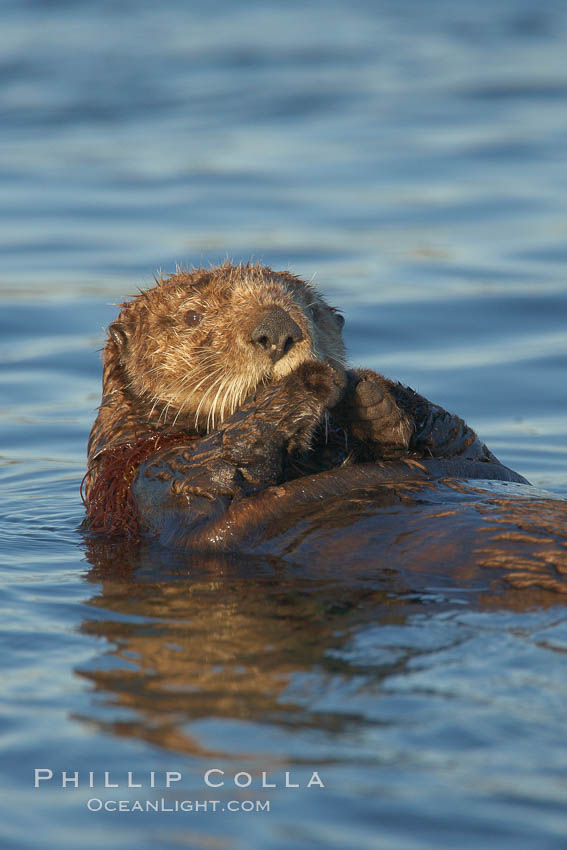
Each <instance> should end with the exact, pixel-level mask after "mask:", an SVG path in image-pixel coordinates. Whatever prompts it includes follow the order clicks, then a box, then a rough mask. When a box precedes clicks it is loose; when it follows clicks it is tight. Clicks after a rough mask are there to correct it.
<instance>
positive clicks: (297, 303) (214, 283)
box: [107, 264, 345, 433]
mask: <svg viewBox="0 0 567 850" xmlns="http://www.w3.org/2000/svg"><path fill="white" fill-rule="evenodd" d="M122 307H123V309H122V311H121V313H120V316H119V317H118V319H117V321H116V322H114V323H113V324H112V325H111V326H110V328H109V332H110V339H109V341H108V343H107V352H108V351H109V349H110V355H111V357H112V356H113V357H114V358H116V357H118V359H119V363H120V369H121V372H122V375H123V380H124V387H125V389H126V390H127V391H128V392H129V393H130V394H131V395H133V396H134V397H135V398H134V401H135V406H136V408H137V409H140V410H141V411H143V416H144V418H146V419H147V421H148V424H151V422H152V421H153V422H154V424H158V423H159V424H162V423H163V424H165V425H169V426H172V427H173V426H174V425H175V426H177V427H179V428H184V427H185V428H190V429H192V430H193V429H194V430H197V431H198V432H200V433H203V432H205V431H208V430H210V429H212V428H215V427H217V426H218V425H219V424H220V423H221V422H222V421H223V420H224V419H225V418H226V417H227V416H230V415H231V414H232V413H234V411H235V410H236V409H237V408H238V407H239V406H240V405H241V404H242V402H243V401H244V399H245V398H246V397H247V396H248V395H250V393H252V392H254V390H255V389H256V388H257V387H258V386H260V385H264V384H270V383H276V382H279V381H281V380H282V379H283V378H285V376H286V375H288V374H289V373H290V372H292V371H293V370H294V369H296V368H297V367H298V366H299V365H300V364H301V363H303V362H305V361H306V360H328V361H330V362H331V364H332V365H333V366H335V367H336V368H337V369H342V367H343V365H344V358H345V349H344V343H343V340H342V333H341V330H342V326H343V319H342V316H341V315H340V314H339V313H337V311H336V310H334V309H333V308H332V307H329V305H328V304H326V302H325V301H324V300H323V298H322V297H321V296H320V295H319V294H318V293H317V292H316V290H315V289H314V287H313V286H311V285H310V284H307V283H304V282H303V281H301V280H299V279H298V278H296V277H294V276H293V275H291V274H289V273H288V272H280V273H278V272H272V271H271V270H270V269H268V268H263V267H261V266H232V265H229V264H227V265H224V266H221V267H219V268H216V269H211V270H204V269H199V270H197V271H195V272H192V273H189V272H187V273H183V272H181V273H178V274H176V275H172V276H171V277H168V278H167V279H166V280H161V281H159V282H158V284H157V286H155V287H154V288H153V289H149V290H147V291H146V292H143V293H142V294H141V295H139V296H137V297H136V298H134V299H133V300H132V301H129V302H126V304H124V305H122Z"/></svg>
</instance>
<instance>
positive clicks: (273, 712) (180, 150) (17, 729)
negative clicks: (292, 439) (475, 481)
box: [0, 0, 567, 850]
mask: <svg viewBox="0 0 567 850" xmlns="http://www.w3.org/2000/svg"><path fill="white" fill-rule="evenodd" d="M0 47H1V50H0V80H1V81H2V86H1V88H0V126H1V132H0V183H1V192H0V222H1V227H0V260H1V263H0V482H1V485H0V558H1V561H2V582H1V585H0V594H1V602H0V605H1V610H2V626H1V633H2V639H3V646H4V648H3V652H2V668H3V685H2V696H3V703H2V707H1V709H0V710H1V712H2V714H1V726H0V732H1V752H2V773H3V777H2V817H1V818H0V846H2V848H6V850H16V848H17V849H18V850H30V848H40V847H41V848H42V850H43V848H45V850H50V848H54V850H55V848H58V850H59V848H62V850H67V848H69V850H76V848H77V847H78V846H80V847H82V848H85V850H90V848H93V850H94V848H96V850H99V848H100V847H102V846H104V847H108V848H112V850H121V848H131V847H133V846H136V847H139V848H141V850H145V848H160V850H162V849H163V850H165V848H167V850H169V848H178V847H190V848H237V849H238V850H240V848H244V847H247V848H249V847H252V848H262V850H264V848H269V850H275V848H277V850H280V848H281V850H296V849H298V848H307V847H309V848H312V847H325V848H341V850H342V848H345V850H347V848H349V850H350V848H352V847H360V848H363V849H364V850H365V848H372V850H376V848H379V850H426V848H427V850H441V849H442V848H447V850H449V848H450V850H454V848H455V847H459V848H462V849H463V850H466V849H467V848H475V850H476V849H477V848H480V847H483V848H484V847H495V846H498V847H503V848H508V847H514V850H524V848H525V850H533V848H536V847H537V848H538V850H548V848H549V850H552V848H553V850H555V848H557V850H559V848H564V847H565V844H566V841H567V748H566V745H565V704H566V701H567V700H566V696H567V694H566V690H567V676H566V673H565V652H566V651H567V626H566V623H567V608H566V606H565V600H564V599H562V598H561V597H557V599H556V600H555V599H552V600H547V601H546V604H545V605H542V604H541V600H538V599H534V598H533V597H532V596H531V595H530V594H529V593H527V592H526V593H525V594H523V595H522V594H515V595H514V596H513V597H510V599H509V601H508V604H506V602H505V601H500V603H499V604H498V605H495V606H490V605H489V604H480V603H479V602H478V598H477V596H476V595H475V597H474V601H473V598H472V595H471V596H470V598H469V595H468V591H467V588H466V587H458V586H450V584H448V585H447V586H446V587H443V588H440V587H438V586H437V585H435V584H434V583H431V585H430V586H426V587H425V588H424V586H423V581H422V582H421V583H420V587H419V588H415V589H412V588H411V587H409V588H406V590H405V591H404V592H403V593H400V592H396V591H395V590H394V589H390V590H388V588H387V587H385V586H384V581H383V579H382V580H381V581H378V580H377V581H376V583H375V584H373V583H372V582H368V581H366V582H363V583H361V582H357V581H355V580H354V579H352V578H349V577H348V569H346V570H345V572H346V575H345V577H343V578H340V579H339V578H337V577H334V578H332V579H331V578H329V577H325V578H322V577H321V578H320V579H317V577H316V576H313V575H312V574H306V573H305V572H304V570H303V565H301V564H288V565H286V564H285V563H283V562H279V561H276V560H274V559H272V560H269V559H268V560H261V559H259V560H258V561H257V562H255V561H253V562H252V563H250V564H249V565H248V566H247V568H246V569H244V568H243V569H241V570H235V571H234V572H232V573H231V572H228V573H223V572H222V571H219V568H218V565H216V564H214V563H208V562H197V563H192V564H191V565H190V567H188V566H187V564H186V563H185V564H183V563H177V564H175V563H173V564H172V563H170V562H168V563H167V564H166V565H165V566H164V565H162V564H160V563H159V562H158V561H159V559H158V560H156V561H155V562H154V561H152V560H151V559H149V560H148V559H146V560H144V561H143V562H142V561H140V562H132V561H131V560H128V558H127V557H126V556H125V555H124V553H123V552H121V551H120V548H119V547H117V549H116V550H115V551H114V550H111V551H110V552H106V553H105V557H104V558H102V559H101V557H100V553H96V552H93V551H92V548H89V546H88V544H87V543H86V542H85V540H84V538H83V537H82V536H81V533H80V532H79V531H78V528H77V527H78V525H79V523H80V520H81V518H82V504H81V500H80V497H79V484H80V481H81V478H82V476H83V474H84V470H85V448H86V439H87V436H88V432H89V429H90V425H91V423H92V421H93V418H94V415H95V410H96V407H97V405H98V402H99V397H100V356H99V354H98V349H99V348H100V346H101V344H102V341H103V336H104V327H105V326H106V325H107V324H108V322H109V321H110V320H111V319H112V317H113V316H114V315H115V314H116V309H117V308H116V306H115V305H116V304H117V303H119V302H120V301H121V300H123V299H124V298H126V297H128V296H129V295H132V294H135V293H136V292H137V289H138V287H144V286H147V285H150V284H151V282H152V276H153V274H154V272H156V271H157V270H159V269H162V270H163V271H164V272H168V271H173V270H175V267H176V265H177V264H180V265H191V264H193V265H200V264H209V263H215V262H219V261H222V260H223V259H225V258H226V257H230V258H232V259H234V260H236V261H238V260H248V259H251V258H252V259H257V260H261V261H262V262H265V263H267V264H269V265H270V266H272V267H273V268H278V269H279V268H286V269H290V270H292V271H293V272H294V273H296V274H299V275H301V276H303V277H305V278H309V279H311V278H312V277H314V279H315V281H316V282H318V283H319V284H320V286H321V289H322V290H323V291H324V292H325V293H327V295H328V297H329V299H330V301H331V302H332V303H333V304H335V305H337V306H340V307H341V308H342V309H343V311H344V313H345V316H346V320H347V321H346V327H345V335H346V339H347V344H348V346H349V352H350V357H351V360H352V362H353V363H355V364H361V365H362V364H363V365H368V366H371V367H373V368H376V369H378V370H380V371H382V372H385V373H386V374H388V375H390V376H392V377H395V378H397V379H399V380H401V381H403V382H405V383H408V384H411V385H412V386H413V387H415V388H416V389H417V390H418V391H419V392H421V393H423V394H424V395H426V396H428V397H429V398H431V399H434V400H435V401H436V402H438V403H440V404H442V405H443V406H445V407H447V408H448V409H450V410H454V411H456V412H458V413H459V414H460V415H461V416H463V417H464V418H465V419H466V420H467V421H468V422H469V423H470V424H471V425H472V426H473V427H474V428H475V429H476V430H477V431H478V432H479V434H480V435H481V436H482V437H483V439H484V440H485V441H486V442H487V443H488V444H489V446H490V447H491V448H492V449H493V451H494V452H495V453H496V454H497V455H498V456H499V457H500V459H501V460H502V461H503V462H504V463H506V464H507V465H509V466H511V467H512V468H514V469H516V470H517V471H518V472H520V473H522V474H523V475H525V476H526V477H527V478H529V479H530V480H531V481H532V482H533V483H534V484H537V485H539V486H542V487H546V488H549V489H551V490H554V491H555V492H557V493H560V494H563V495H567V440H566V437H565V434H566V431H567V393H566V389H565V387H566V374H567V369H566V367H567V247H566V246H567V191H566V190H567V65H566V63H565V52H566V49H567V7H566V6H565V4H562V3H559V2H548V3H546V4H535V3H534V2H533V0H530V1H529V2H528V0H496V2H491V3H488V2H484V0H481V2H478V3H476V4H469V3H465V2H460V0H457V2H455V0H453V2H445V0H431V2H428V3H427V4H424V3H419V2H417V0H397V2H394V0H389V2H388V0H378V2H367V0H352V2H350V3H348V4H346V3H340V2H330V3H322V2H320V0H314V2H312V3H310V4H307V5H306V4H302V3H298V2H289V3H286V4H285V5H283V4H280V5H277V6H276V5H272V4H265V3H263V4H260V3H257V2H252V0H244V2H242V3H238V4H234V3H228V2H226V0H215V2H209V3H207V4H204V3H198V2H181V0H163V2H162V3H160V4H155V3H149V2H145V0H137V2H136V3H133V2H128V0H121V2H112V3H111V2H99V3H96V4H92V3H86V2H84V0H60V2H49V3H48V2H41V0H18V2H15V0H5V2H4V3H3V4H2V27H1V28H0ZM346 566H347V567H348V565H346ZM36 768H37V769H42V770H51V771H53V780H52V781H44V782H42V783H41V784H40V787H39V788H34V787H33V784H34V769H36ZM212 768H214V769H222V770H224V771H225V779H226V785H225V786H224V787H222V788H209V787H208V786H207V785H206V784H205V781H204V779H203V776H204V774H205V772H206V771H207V770H209V769H212ZM168 770H169V771H172V772H174V771H177V772H178V773H180V774H182V779H181V780H180V781H179V782H177V783H174V785H173V786H172V788H171V789H164V788H163V785H164V781H165V780H164V776H165V772H166V771H168ZM62 771H67V772H68V773H69V774H72V773H74V771H79V774H80V776H79V788H76V789H75V788H73V787H72V783H70V784H69V786H68V787H67V788H65V789H63V788H61V772H62ZM89 771H90V772H92V773H93V774H94V778H93V783H92V784H93V785H94V787H93V788H90V787H89V775H88V774H89ZM105 771H107V772H108V773H109V781H110V782H113V783H117V782H118V784H119V786H120V787H119V788H118V790H116V789H113V788H107V789H105V788H104V787H102V786H103V784H104V772H105ZM128 771H130V772H131V773H132V779H133V782H135V783H140V784H142V786H143V787H142V789H128V788H127V773H128ZM152 771H153V772H154V774H155V782H156V788H155V789H152V788H150V787H149V785H150V774H151V772H152ZM239 771H240V772H244V773H246V772H249V773H250V775H251V776H252V783H251V786H250V787H248V788H238V787H236V786H235V785H234V781H233V779H232V777H233V776H234V774H236V773H238V772H239ZM263 771H264V772H266V773H267V777H268V778H267V781H269V782H273V783H275V784H276V785H277V786H278V787H277V788H275V789H262V788H261V787H260V786H261V775H262V772H263ZM286 771H288V772H289V773H290V779H291V782H294V783H298V784H299V785H300V786H301V787H299V788H285V787H282V786H283V784H284V783H285V772H286ZM313 771H317V772H318V774H319V775H320V777H321V779H322V781H323V782H324V784H325V787H324V788H320V787H318V786H317V785H314V786H312V787H311V788H307V787H306V783H307V782H308V780H309V778H310V776H311V774H312V773H313ZM44 775H45V774H44ZM215 776H216V777H217V778H218V777H219V776H220V774H215ZM162 797H163V798H164V799H165V800H166V802H167V803H168V804H170V803H171V802H172V801H175V800H182V799H188V800H192V801H197V800H198V801H200V802H204V801H205V800H214V799H219V800H220V801H221V804H219V805H220V806H221V809H222V807H224V809H225V810H224V811H222V810H221V809H219V810H217V811H212V808H211V806H210V805H209V809H208V811H204V810H203V809H202V808H201V809H200V810H197V811H192V812H182V811H178V812H170V811H162V812H157V813H155V812H149V813H146V812H144V813H137V812H108V811H104V810H103V811H100V812H95V811H90V810H89V808H88V806H87V801H88V800H89V799H91V798H96V799H99V798H100V799H102V800H114V799H123V800H130V801H132V800H134V799H141V800H146V799H151V800H153V799H154V798H160V799H161V798H162ZM230 800H236V801H238V802H239V803H241V802H242V800H250V801H252V803H254V802H255V801H256V800H261V801H265V800H268V801H269V802H270V811H269V812H267V811H251V812H246V811H242V810H240V811H237V812H234V813H231V812H229V811H228V808H227V805H226V804H227V802H228V801H230ZM171 807H172V806H170V808H171ZM241 808H242V807H241Z"/></svg>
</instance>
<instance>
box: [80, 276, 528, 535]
mask: <svg viewBox="0 0 567 850" xmlns="http://www.w3.org/2000/svg"><path fill="white" fill-rule="evenodd" d="M121 307H122V310H121V312H120V315H119V316H118V318H117V319H116V321H114V322H113V323H112V324H111V325H110V327H109V332H108V338H107V342H106V345H105V348H104V369H103V396H102V403H101V405H100V409H99V413H98V416H97V418H96V421H95V423H94V426H93V428H92V431H91V435H90V439H89V445H88V459H89V461H88V472H87V475H86V476H85V481H84V499H85V504H86V507H87V517H86V520H85V527H86V528H87V529H90V530H91V531H106V532H119V533H127V534H130V535H144V534H149V535H153V536H157V537H158V538H159V539H160V540H161V541H162V542H164V543H166V544H167V545H180V546H184V547H190V548H203V549H215V548H216V549H221V550H226V549H231V548H239V547H241V546H243V545H244V546H245V545H248V544H246V541H247V540H249V539H253V540H255V541H256V542H257V541H258V539H259V534H260V529H261V528H262V527H264V526H265V525H266V523H269V522H272V521H273V519H274V517H277V516H278V515H281V514H282V512H285V511H286V510H289V509H290V508H293V509H294V510H295V509H297V508H298V507H299V508H300V509H301V508H302V506H303V507H304V508H308V507H309V506H310V505H312V504H314V503H320V502H321V500H322V499H325V498H329V497H333V496H337V495H341V494H345V495H347V494H351V493H352V492H353V491H356V490H366V491H367V490H368V488H372V487H376V486H378V485H380V484H387V485H392V484H395V483H396V482H407V481H419V480H421V481H429V480H431V479H432V478H433V479H435V478H440V477H442V476H448V475H449V476H452V477H454V478H457V477H460V478H483V479H498V480H502V481H513V482H519V483H524V484H526V483H527V482H526V481H525V479H523V478H522V477H521V476H519V475H518V474H517V473H514V472H513V471H512V470H509V469H507V468H506V467H504V466H503V465H502V464H500V463H499V461H498V460H497V458H496V457H494V455H493V454H492V453H491V452H490V451H489V449H488V448H487V447H486V446H485V445H484V444H483V443H482V442H481V441H480V440H479V438H478V437H477V435H476V434H475V433H474V431H473V430H472V429H471V428H469V427H468V426H467V425H466V424H465V423H464V422H463V421H462V420H461V419H460V418H459V417H457V416H454V415H452V414H450V413H447V411H445V410H443V409H442V408H440V407H438V406H437V405H434V404H432V403H431V402H429V401H427V399H424V398H423V397H422V396H420V395H418V394H417V393H416V392H414V391H413V390H412V389H410V388H407V387H404V386H402V385H401V384H398V383H396V382H394V381H392V380H389V379H388V378H385V377H384V376H383V375H380V374H378V373H376V372H372V371H370V370H367V369H348V368H347V367H346V360H345V347H344V343H343V339H342V327H343V318H342V315H341V313H340V312H339V311H338V310H337V309H335V308H334V307H331V306H329V304H327V302H326V301H325V299H324V298H323V296H322V295H321V294H320V293H319V291H318V290H317V289H316V288H315V287H314V286H312V285H311V284H309V283H306V282H304V281H302V280H300V279H299V278H298V277H296V276H294V275H292V274H290V273H289V272H274V271H272V270H271V269H269V268H267V267H262V266H260V265H232V264H230V263H226V264H224V265H222V266H220V267H217V268H211V269H195V270H192V271H180V272H178V273H176V274H173V275H171V276H169V277H167V278H160V279H159V280H157V281H156V285H155V286H153V287H152V288H150V289H148V290H146V291H143V292H141V293H140V294H139V295H137V296H136V297H135V298H133V299H132V300H130V301H127V302H126V303H124V304H122V305H121Z"/></svg>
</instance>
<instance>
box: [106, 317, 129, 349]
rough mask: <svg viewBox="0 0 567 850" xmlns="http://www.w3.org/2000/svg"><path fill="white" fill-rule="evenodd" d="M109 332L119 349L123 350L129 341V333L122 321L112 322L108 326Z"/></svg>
mask: <svg viewBox="0 0 567 850" xmlns="http://www.w3.org/2000/svg"><path fill="white" fill-rule="evenodd" d="M108 333H109V334H110V336H111V337H112V339H113V340H114V342H115V343H116V347H117V349H118V351H122V349H123V348H125V347H126V345H127V343H128V334H127V332H126V328H125V327H124V325H123V324H122V322H119V321H118V320H117V321H115V322H112V324H111V325H109V326H108Z"/></svg>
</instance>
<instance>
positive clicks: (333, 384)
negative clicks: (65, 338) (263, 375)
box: [287, 360, 346, 408]
mask: <svg viewBox="0 0 567 850" xmlns="http://www.w3.org/2000/svg"><path fill="white" fill-rule="evenodd" d="M287 380H288V381H289V383H290V384H292V383H296V385H297V390H298V392H299V393H300V394H301V395H302V396H303V397H305V396H306V395H309V396H311V397H312V398H313V400H314V401H316V402H317V403H319V404H320V405H321V406H322V407H327V408H331V407H335V405H336V404H338V403H339V401H340V399H341V397H342V394H343V392H344V388H345V382H346V378H345V373H344V371H343V370H341V371H339V369H338V368H336V367H334V366H331V364H330V363H328V362H326V361H324V362H321V361H318V360H315V361H312V360H310V361H307V362H306V363H302V364H301V366H298V368H297V369H296V370H295V371H294V372H293V373H292V374H291V375H290V376H289V377H288V379H287Z"/></svg>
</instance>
